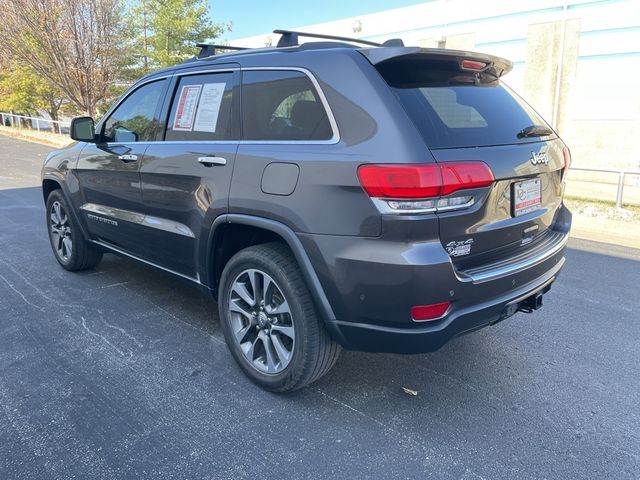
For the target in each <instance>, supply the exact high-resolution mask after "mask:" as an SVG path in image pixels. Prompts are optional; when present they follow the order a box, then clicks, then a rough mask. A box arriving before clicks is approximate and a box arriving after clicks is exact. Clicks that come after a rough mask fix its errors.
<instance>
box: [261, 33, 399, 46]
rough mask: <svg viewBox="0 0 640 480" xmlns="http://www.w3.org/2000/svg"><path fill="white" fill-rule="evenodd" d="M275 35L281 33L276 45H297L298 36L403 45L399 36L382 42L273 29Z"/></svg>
mask: <svg viewBox="0 0 640 480" xmlns="http://www.w3.org/2000/svg"><path fill="white" fill-rule="evenodd" d="M273 33H275V34H276V35H282V36H281V37H280V40H278V45H277V46H278V47H294V46H296V45H299V42H298V37H307V38H321V39H323V40H338V41H341V42H351V43H360V44H362V45H369V46H371V47H403V46H404V43H403V42H402V40H401V39H400V38H392V39H390V40H387V41H385V42H384V43H378V42H372V41H370V40H362V39H360V38H351V37H339V36H337V35H325V34H323V33H310V32H297V31H295V30H274V31H273Z"/></svg>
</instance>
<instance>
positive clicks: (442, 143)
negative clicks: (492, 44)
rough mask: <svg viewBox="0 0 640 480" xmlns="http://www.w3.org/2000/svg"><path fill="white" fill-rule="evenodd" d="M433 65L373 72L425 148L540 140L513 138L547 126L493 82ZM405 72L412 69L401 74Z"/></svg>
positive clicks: (506, 89) (425, 64)
mask: <svg viewBox="0 0 640 480" xmlns="http://www.w3.org/2000/svg"><path fill="white" fill-rule="evenodd" d="M434 63H435V62H433V63H432V62H429V63H426V62H420V63H413V65H404V67H405V68H402V69H401V70H399V69H398V67H399V65H397V64H396V65H394V67H395V68H393V71H392V72H391V71H389V70H390V69H385V68H384V66H383V67H382V68H380V67H378V69H379V71H380V73H381V74H382V76H383V77H384V78H385V80H386V81H387V83H389V85H390V86H391V88H392V89H393V91H394V93H395V94H396V96H397V97H398V99H399V100H400V103H402V105H403V106H404V108H405V110H406V111H407V113H408V114H409V117H411V119H412V120H413V122H414V123H415V125H416V126H417V127H418V130H419V131H420V133H421V134H422V136H423V137H424V139H425V141H426V143H427V145H428V146H429V147H430V148H455V147H478V146H488V145H507V144H514V143H527V142H535V141H539V140H540V138H537V137H529V138H526V137H525V138H518V133H519V132H520V131H521V130H522V129H524V128H526V127H529V126H531V125H543V126H547V124H546V122H545V121H544V120H543V119H542V118H540V116H539V115H538V114H536V112H535V111H534V110H533V109H532V108H531V107H529V106H528V105H527V104H526V103H525V102H524V101H523V100H522V99H520V98H519V97H518V96H517V95H516V94H515V93H513V92H512V91H510V90H509V89H508V88H507V87H505V86H504V85H502V84H501V83H500V82H498V81H497V80H496V79H495V78H491V77H482V76H474V75H473V74H470V73H468V72H466V73H465V72H460V70H459V69H457V68H456V69H455V70H454V69H449V68H438V67H442V66H443V65H435V64H434ZM438 63H440V62H438ZM442 63H444V62H442ZM408 66H410V67H413V68H406V67H408ZM430 67H431V68H430ZM417 69H429V71H424V70H423V71H422V72H419V71H416V70H417ZM434 70H436V71H434ZM438 70H439V71H438ZM549 138H551V137H544V139H549Z"/></svg>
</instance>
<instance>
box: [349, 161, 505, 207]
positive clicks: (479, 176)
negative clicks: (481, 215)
mask: <svg viewBox="0 0 640 480" xmlns="http://www.w3.org/2000/svg"><path fill="white" fill-rule="evenodd" d="M358 178H359V179H360V184H361V185H362V187H363V188H364V190H365V191H366V192H367V194H368V195H369V196H370V197H373V198H387V199H407V198H411V199H426V198H435V197H442V196H445V195H450V194H452V193H454V192H457V191H459V190H466V189H470V188H482V187H488V186H490V185H491V184H492V183H493V173H492V172H491V169H490V168H489V166H488V165H487V164H486V163H484V162H480V161H468V162H447V163H430V164H423V165H388V164H387V165H375V164H374V165H361V166H360V168H358Z"/></svg>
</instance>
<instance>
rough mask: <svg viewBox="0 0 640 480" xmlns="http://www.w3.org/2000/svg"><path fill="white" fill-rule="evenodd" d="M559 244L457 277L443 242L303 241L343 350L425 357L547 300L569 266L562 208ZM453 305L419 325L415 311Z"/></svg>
mask: <svg viewBox="0 0 640 480" xmlns="http://www.w3.org/2000/svg"><path fill="white" fill-rule="evenodd" d="M557 220H558V221H557V222H556V224H555V227H554V232H553V233H554V235H553V238H554V239H555V240H553V241H550V243H548V244H547V245H546V246H544V247H541V248H539V249H532V253H531V255H530V256H529V257H526V258H522V257H521V258H514V259H512V260H513V261H512V262H511V263H510V264H496V265H494V266H492V268H487V269H483V270H480V271H466V272H461V271H458V270H456V268H455V267H454V266H453V264H452V262H451V259H450V258H449V256H448V254H447V253H446V251H445V250H444V248H443V247H442V245H441V244H440V242H439V241H437V240H434V241H426V242H421V243H403V242H398V241H391V240H389V241H385V239H384V238H383V237H379V238H362V237H337V236H336V237H334V236H330V235H309V234H299V238H300V240H301V242H302V244H303V246H304V249H305V251H306V252H307V254H308V256H309V259H310V260H311V263H312V264H313V268H314V270H315V271H316V273H317V274H318V278H319V280H320V283H321V284H322V287H323V290H324V291H325V293H326V295H327V298H328V300H329V302H330V304H331V307H332V309H333V311H334V312H335V318H336V320H329V321H327V328H328V329H329V331H330V333H331V334H332V336H333V338H334V339H335V340H336V341H338V342H339V343H340V344H341V345H342V346H343V347H344V348H346V349H350V350H360V351H368V352H390V353H424V352H431V351H435V350H437V349H439V348H440V347H442V345H444V344H445V343H446V342H447V341H448V340H450V339H451V338H454V337H456V336H459V335H462V334H464V333H467V332H470V331H473V330H477V329H479V328H482V327H485V326H488V325H491V324H494V323H496V322H498V321H500V320H503V319H504V318H506V317H508V316H510V315H512V314H513V313H515V311H517V309H518V306H519V304H520V302H522V301H523V300H525V299H526V298H528V297H531V296H532V295H534V294H536V293H538V292H540V293H546V292H547V291H548V290H549V288H550V286H551V284H552V283H553V282H554V281H555V280H556V278H557V276H558V274H559V273H560V270H561V269H562V266H563V264H564V261H565V260H564V250H565V247H566V242H567V238H568V231H569V226H570V224H571V214H570V213H569V212H568V210H566V208H564V207H563V208H562V212H561V214H560V215H559V216H558V219H557ZM443 301H450V302H451V306H450V308H449V310H448V312H447V313H446V315H445V316H444V317H442V318H440V319H437V320H433V321H428V322H414V321H413V320H412V319H411V308H412V307H413V306H416V305H429V304H433V303H439V302H443Z"/></svg>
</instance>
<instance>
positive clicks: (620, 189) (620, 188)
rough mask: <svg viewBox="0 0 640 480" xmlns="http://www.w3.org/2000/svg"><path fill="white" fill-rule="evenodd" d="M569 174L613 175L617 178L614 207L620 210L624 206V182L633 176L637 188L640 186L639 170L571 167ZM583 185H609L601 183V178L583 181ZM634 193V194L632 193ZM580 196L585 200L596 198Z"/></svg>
mask: <svg viewBox="0 0 640 480" xmlns="http://www.w3.org/2000/svg"><path fill="white" fill-rule="evenodd" d="M571 172H593V173H605V174H614V175H617V176H618V182H617V188H616V196H615V202H616V207H618V208H621V207H622V205H623V204H624V201H623V197H624V192H625V188H624V187H625V180H626V178H627V177H628V176H631V177H633V176H635V177H636V179H637V182H638V184H639V185H638V186H640V170H610V169H607V168H579V167H571V168H570V170H569V174H571ZM569 181H571V179H569ZM585 183H598V184H609V182H603V181H602V178H600V179H599V180H598V179H596V180H590V181H589V180H588V181H585ZM634 188H635V189H636V190H637V189H638V187H637V186H636V187H634ZM634 193H636V192H634ZM581 196H585V197H586V198H596V197H595V196H593V195H589V194H588V192H586V194H583V195H581ZM635 197H637V195H635ZM610 200H613V198H611V199H610ZM631 203H636V202H631Z"/></svg>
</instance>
